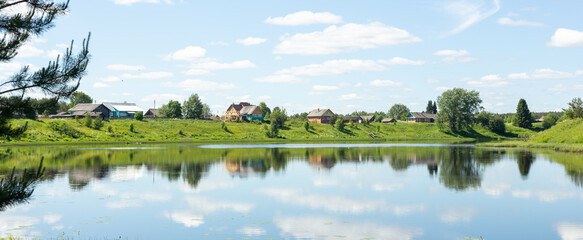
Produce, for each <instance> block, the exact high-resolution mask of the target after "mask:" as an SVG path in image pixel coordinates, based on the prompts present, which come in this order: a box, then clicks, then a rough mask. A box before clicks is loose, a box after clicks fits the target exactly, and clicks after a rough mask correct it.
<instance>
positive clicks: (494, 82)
mask: <svg viewBox="0 0 583 240" xmlns="http://www.w3.org/2000/svg"><path fill="white" fill-rule="evenodd" d="M468 85H470V86H473V87H483V88H486V87H504V86H507V85H508V82H507V81H505V80H504V79H503V78H502V77H500V75H494V74H492V75H486V76H483V77H482V78H480V80H470V81H468Z"/></svg>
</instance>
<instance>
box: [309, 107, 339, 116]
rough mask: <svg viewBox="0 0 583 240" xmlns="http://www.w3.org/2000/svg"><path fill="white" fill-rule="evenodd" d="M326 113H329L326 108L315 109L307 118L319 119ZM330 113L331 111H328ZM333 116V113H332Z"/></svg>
mask: <svg viewBox="0 0 583 240" xmlns="http://www.w3.org/2000/svg"><path fill="white" fill-rule="evenodd" d="M327 111H330V109H328V108H321V109H320V108H317V109H314V110H312V111H311V112H310V113H309V114H308V117H321V116H324V113H326V112H327ZM330 112H331V113H332V111H330ZM332 114H334V113H332Z"/></svg>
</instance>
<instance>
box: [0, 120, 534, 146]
mask: <svg viewBox="0 0 583 240" xmlns="http://www.w3.org/2000/svg"><path fill="white" fill-rule="evenodd" d="M11 124H12V125H13V127H19V126H24V125H25V124H27V125H28V129H27V130H26V132H25V133H24V134H23V135H21V136H19V137H12V138H10V137H5V138H4V139H1V140H0V143H1V144H3V145H7V144H8V145H16V144H51V143H57V144H62V143H136V142H140V143H146V142H242V141H255V142H290V141H302V142H309V141H404V140H460V141H472V140H479V139H511V138H521V137H528V136H530V135H533V134H535V132H533V131H530V130H526V129H521V128H516V127H512V126H509V127H508V129H507V133H506V134H503V135H498V134H495V133H492V132H490V131H488V130H486V129H483V128H480V127H476V128H474V129H472V130H471V131H469V132H467V133H462V134H455V133H451V132H444V131H441V130H439V128H438V127H437V126H436V125H435V124H433V123H394V124H393V123H391V124H381V123H372V124H354V125H350V124H348V125H347V126H346V128H345V131H338V130H337V129H335V128H334V127H333V126H332V125H328V124H310V129H309V131H306V130H305V128H304V127H303V122H301V121H288V122H286V124H285V127H284V128H283V129H282V130H281V131H280V133H279V136H280V138H276V139H273V138H267V137H266V135H265V132H266V128H267V127H268V126H269V125H268V124H266V123H259V122H257V123H255V122H251V123H247V122H246V123H235V122H227V123H225V125H224V126H225V128H223V127H222V124H223V123H222V122H216V121H202V120H145V121H136V120H114V121H105V122H104V126H103V127H102V128H101V129H100V130H97V129H93V128H89V127H86V126H84V124H83V121H82V120H81V121H76V120H62V119H43V120H36V121H33V120H22V119H18V120H13V121H12V122H11ZM131 125H133V131H131V129H130V128H131Z"/></svg>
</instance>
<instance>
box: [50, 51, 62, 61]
mask: <svg viewBox="0 0 583 240" xmlns="http://www.w3.org/2000/svg"><path fill="white" fill-rule="evenodd" d="M58 56H63V53H62V52H61V51H59V50H50V51H47V57H48V58H55V59H56V58H57V57H58Z"/></svg>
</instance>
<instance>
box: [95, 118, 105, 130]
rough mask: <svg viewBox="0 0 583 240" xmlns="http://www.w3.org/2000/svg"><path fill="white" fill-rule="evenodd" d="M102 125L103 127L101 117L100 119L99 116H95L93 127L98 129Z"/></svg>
mask: <svg viewBox="0 0 583 240" xmlns="http://www.w3.org/2000/svg"><path fill="white" fill-rule="evenodd" d="M102 127H103V119H101V117H97V118H95V121H93V128H95V129H97V130H100V129H101V128H102Z"/></svg>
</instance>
